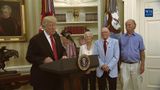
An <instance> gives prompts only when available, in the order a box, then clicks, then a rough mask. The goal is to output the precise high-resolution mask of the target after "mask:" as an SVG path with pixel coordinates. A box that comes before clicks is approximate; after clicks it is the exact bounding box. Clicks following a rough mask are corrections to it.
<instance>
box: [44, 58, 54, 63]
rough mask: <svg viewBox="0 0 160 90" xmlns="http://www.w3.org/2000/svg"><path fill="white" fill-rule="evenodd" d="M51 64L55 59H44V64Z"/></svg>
mask: <svg viewBox="0 0 160 90" xmlns="http://www.w3.org/2000/svg"><path fill="white" fill-rule="evenodd" d="M51 62H53V59H52V58H51V57H47V58H45V59H44V62H43V63H51Z"/></svg>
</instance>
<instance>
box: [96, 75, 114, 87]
mask: <svg viewBox="0 0 160 90" xmlns="http://www.w3.org/2000/svg"><path fill="white" fill-rule="evenodd" d="M106 79H107V80H108V83H109V90H116V88H117V77H116V78H111V77H110V76H109V75H108V73H104V74H103V76H102V77H100V78H98V88H99V90H106V89H105V88H107V82H106ZM107 90H108V89H107Z"/></svg>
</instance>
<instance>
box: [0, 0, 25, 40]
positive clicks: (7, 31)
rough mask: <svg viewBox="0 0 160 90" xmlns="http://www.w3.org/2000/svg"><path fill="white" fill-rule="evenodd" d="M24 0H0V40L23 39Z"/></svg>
mask: <svg viewBox="0 0 160 90" xmlns="http://www.w3.org/2000/svg"><path fill="white" fill-rule="evenodd" d="M25 36H26V31H25V11H24V0H0V42H15V41H25V40H26V39H25V38H26V37H25Z"/></svg>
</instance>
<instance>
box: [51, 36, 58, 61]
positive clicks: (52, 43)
mask: <svg viewBox="0 0 160 90" xmlns="http://www.w3.org/2000/svg"><path fill="white" fill-rule="evenodd" d="M50 39H51V45H52V52H53V55H54V59H55V60H58V56H57V50H56V44H55V41H54V38H53V36H52V35H51V36H50Z"/></svg>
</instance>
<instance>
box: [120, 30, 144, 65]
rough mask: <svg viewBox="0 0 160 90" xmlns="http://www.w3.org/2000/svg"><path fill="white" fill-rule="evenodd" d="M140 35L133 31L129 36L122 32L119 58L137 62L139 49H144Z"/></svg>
mask: <svg viewBox="0 0 160 90" xmlns="http://www.w3.org/2000/svg"><path fill="white" fill-rule="evenodd" d="M144 49H145V47H144V43H143V39H142V37H141V36H140V35H139V34H137V33H133V34H132V35H131V36H128V34H123V35H122V36H121V38H120V50H121V59H122V60H124V61H125V62H139V60H140V51H141V50H144Z"/></svg>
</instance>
